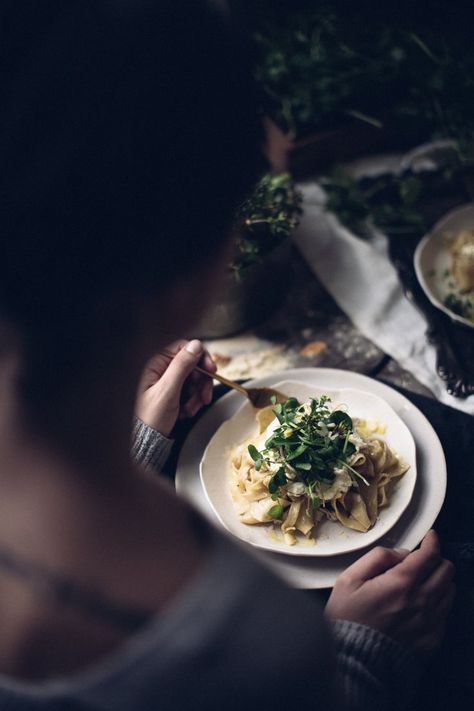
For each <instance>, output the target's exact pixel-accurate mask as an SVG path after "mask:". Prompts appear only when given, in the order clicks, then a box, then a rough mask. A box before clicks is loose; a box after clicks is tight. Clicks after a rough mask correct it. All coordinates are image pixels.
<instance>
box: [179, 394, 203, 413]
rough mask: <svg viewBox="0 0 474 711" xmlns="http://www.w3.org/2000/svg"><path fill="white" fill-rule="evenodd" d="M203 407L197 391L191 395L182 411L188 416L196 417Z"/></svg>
mask: <svg viewBox="0 0 474 711" xmlns="http://www.w3.org/2000/svg"><path fill="white" fill-rule="evenodd" d="M201 407H202V402H201V398H200V397H199V395H198V394H197V393H194V394H193V395H191V397H190V398H189V400H188V401H187V402H186V403H185V404H184V405H183V407H182V413H183V415H185V416H186V417H194V415H196V414H197V413H198V412H199V410H200V409H201Z"/></svg>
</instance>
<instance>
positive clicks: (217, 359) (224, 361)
mask: <svg viewBox="0 0 474 711" xmlns="http://www.w3.org/2000/svg"><path fill="white" fill-rule="evenodd" d="M211 357H212V360H213V361H214V363H215V364H216V365H217V367H218V368H224V367H225V366H226V365H229V363H230V361H231V360H232V356H230V355H224V354H223V353H211Z"/></svg>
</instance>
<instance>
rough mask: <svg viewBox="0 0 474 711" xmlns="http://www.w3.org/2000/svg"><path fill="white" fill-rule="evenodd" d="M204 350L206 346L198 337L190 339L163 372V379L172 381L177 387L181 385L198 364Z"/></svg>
mask: <svg viewBox="0 0 474 711" xmlns="http://www.w3.org/2000/svg"><path fill="white" fill-rule="evenodd" d="M203 352H204V346H203V345H202V343H201V341H198V340H197V339H194V340H193V341H189V343H187V344H186V345H185V346H184V347H183V348H181V350H180V351H178V353H177V354H176V355H175V357H174V358H173V360H172V361H171V363H170V364H169V366H168V367H167V369H166V370H165V372H164V373H163V375H162V378H161V380H162V381H163V380H164V381H165V382H168V383H169V384H171V383H172V384H173V385H174V386H175V387H181V386H182V385H183V383H184V381H185V380H186V378H187V377H188V375H190V373H191V372H192V370H193V368H194V366H195V365H197V364H198V362H199V360H200V358H201V356H202V354H203Z"/></svg>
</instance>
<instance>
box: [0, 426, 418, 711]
mask: <svg viewBox="0 0 474 711" xmlns="http://www.w3.org/2000/svg"><path fill="white" fill-rule="evenodd" d="M135 435H138V439H136V440H135V442H134V445H133V451H134V453H135V455H136V457H137V459H138V460H139V461H140V462H141V463H142V464H145V465H148V466H156V465H161V464H162V463H163V461H164V459H165V457H166V455H167V453H169V449H170V446H171V441H170V440H166V439H165V440H164V439H163V438H162V437H161V435H160V434H159V433H157V432H156V431H154V430H151V428H147V427H146V425H143V423H140V422H137V423H136V426H135ZM176 545H179V541H176ZM331 627H332V630H331ZM331 627H330V625H329V624H328V623H327V622H326V621H325V620H324V617H323V615H322V612H321V609H320V608H319V606H318V605H317V604H316V603H315V601H314V600H313V599H312V598H310V597H309V596H308V595H306V594H304V593H302V592H299V591H296V590H291V589H289V588H287V587H286V586H285V585H284V584H283V583H282V582H281V581H280V580H278V579H277V578H275V577H274V576H273V575H272V574H271V573H270V572H269V571H267V570H266V569H265V568H264V567H263V566H262V564H261V562H257V561H256V560H254V559H253V557H252V556H250V555H248V553H247V552H245V551H243V550H242V549H241V548H240V546H236V545H235V544H234V543H232V542H230V541H229V540H227V539H226V538H224V537H222V536H220V535H217V534H215V535H214V534H213V539H212V544H211V553H210V555H209V557H208V559H207V562H206V564H205V565H204V566H203V568H202V570H201V571H200V573H199V575H198V577H197V578H196V579H194V580H193V581H192V583H191V584H189V585H188V587H187V588H186V589H185V590H184V591H183V592H182V593H181V594H180V595H179V597H178V599H176V600H175V601H174V603H173V604H172V605H171V606H170V607H169V608H168V609H167V610H166V612H165V613H162V614H161V615H156V616H154V617H152V618H151V619H149V621H148V622H146V623H145V624H144V625H143V627H142V628H140V629H139V630H138V631H137V632H136V633H135V634H133V635H132V636H131V637H129V638H128V640H127V642H125V643H124V644H123V645H122V646H121V647H120V648H119V649H118V650H117V651H116V652H114V653H113V654H111V655H110V656H109V657H108V658H107V659H106V660H105V661H103V662H101V663H99V664H95V665H94V667H93V668H91V669H90V670H88V671H86V672H83V673H81V674H76V675H74V676H69V677H67V678H63V679H57V680H55V681H50V682H43V683H24V682H16V681H13V680H11V679H8V678H6V677H1V676H0V709H2V710H4V709H5V710H8V709H11V710H12V711H13V710H15V711H30V710H31V711H37V710H39V709H70V710H71V711H74V710H75V709H76V710H78V709H90V710H91V711H92V710H93V709H94V710H97V711H99V710H103V711H106V710H107V711H109V710H110V711H112V710H113V711H131V710H134V709H143V710H144V711H153V710H154V709H156V710H157V711H158V710H159V711H188V710H189V711H191V710H192V711H205V710H209V711H211V710H212V711H213V710H214V709H215V710H216V711H217V709H219V711H237V710H238V711H253V709H258V711H267V710H268V711H270V710H271V711H280V709H281V711H293V710H296V709H298V710H299V709H301V711H306V709H307V710H308V711H310V710H311V711H313V710H314V711H316V710H317V709H324V711H333V710H334V709H341V708H344V709H354V710H356V711H358V710H359V709H360V711H362V709H363V710H364V711H379V710H380V711H384V710H388V709H395V708H396V709H397V710H401V709H404V708H407V705H408V703H409V700H410V697H411V695H412V693H413V690H414V685H415V683H416V666H417V665H416V660H415V659H414V658H413V657H412V655H411V654H410V653H409V652H408V651H406V650H404V649H403V648H402V647H400V646H399V645H398V644H396V643H395V642H393V641H392V640H390V639H389V638H388V637H386V636H384V635H382V634H380V633H379V632H376V631H375V630H372V629H370V628H368V627H364V626H362V625H359V624H356V623H354V622H348V621H338V622H335V623H333V624H332V625H331ZM71 643H72V644H73V643H74V642H73V640H71Z"/></svg>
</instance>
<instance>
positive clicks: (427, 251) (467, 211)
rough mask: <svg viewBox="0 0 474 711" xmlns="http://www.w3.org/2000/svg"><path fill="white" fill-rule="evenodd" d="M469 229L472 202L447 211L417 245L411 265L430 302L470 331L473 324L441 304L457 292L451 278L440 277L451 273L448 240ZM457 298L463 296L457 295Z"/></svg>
mask: <svg viewBox="0 0 474 711" xmlns="http://www.w3.org/2000/svg"><path fill="white" fill-rule="evenodd" d="M470 227H474V203H469V204H468V205H463V206H462V207H457V208H455V209H454V210H451V212H448V214H447V215H445V216H444V217H443V218H442V219H441V220H439V222H437V223H436V224H435V226H434V227H433V229H432V230H431V232H429V233H428V234H427V235H426V236H425V237H423V239H422V240H421V242H420V243H419V244H418V246H417V248H416V250H415V256H414V262H415V271H416V276H417V277H418V281H419V282H420V284H421V287H422V289H423V291H424V292H425V294H426V296H427V297H428V299H429V300H430V301H431V303H432V304H433V305H434V306H436V307H437V308H438V309H441V311H444V313H446V314H448V316H450V318H452V319H454V320H455V321H459V322H460V323H463V324H465V325H466V326H470V327H471V328H474V322H473V321H470V320H469V319H467V318H464V317H463V316H459V315H458V314H455V313H454V311H451V309H448V307H447V306H445V304H444V300H445V298H446V297H447V295H448V294H449V293H450V292H453V293H455V294H457V293H458V292H459V289H458V287H457V286H456V284H455V282H454V281H453V279H452V277H450V278H446V277H445V276H444V275H445V274H446V273H447V272H448V271H449V272H451V254H450V251H449V241H450V239H451V240H452V238H453V237H455V236H456V235H457V234H459V232H461V230H464V229H466V228H470ZM450 284H451V286H450ZM461 298H466V297H465V296H461Z"/></svg>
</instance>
